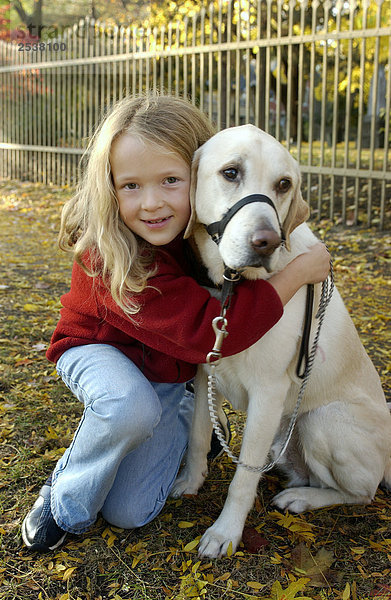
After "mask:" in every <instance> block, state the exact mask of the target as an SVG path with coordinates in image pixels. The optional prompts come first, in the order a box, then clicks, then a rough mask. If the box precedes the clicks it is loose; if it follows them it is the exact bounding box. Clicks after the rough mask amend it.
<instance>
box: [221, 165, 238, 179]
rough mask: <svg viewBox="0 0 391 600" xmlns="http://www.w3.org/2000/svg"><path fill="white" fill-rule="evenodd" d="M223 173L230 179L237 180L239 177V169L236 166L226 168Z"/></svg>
mask: <svg viewBox="0 0 391 600" xmlns="http://www.w3.org/2000/svg"><path fill="white" fill-rule="evenodd" d="M223 175H224V177H225V179H227V180H228V181H235V180H236V179H237V178H238V175H239V171H238V169H235V167H230V168H229V169H224V171H223Z"/></svg>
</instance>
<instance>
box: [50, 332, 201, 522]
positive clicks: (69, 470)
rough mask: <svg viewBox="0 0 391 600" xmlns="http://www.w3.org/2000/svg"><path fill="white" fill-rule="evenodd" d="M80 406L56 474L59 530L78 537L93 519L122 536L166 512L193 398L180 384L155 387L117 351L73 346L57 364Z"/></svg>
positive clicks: (102, 346) (54, 491)
mask: <svg viewBox="0 0 391 600" xmlns="http://www.w3.org/2000/svg"><path fill="white" fill-rule="evenodd" d="M57 370H58V373H59V374H60V375H61V377H62V379H63V380H64V382H65V384H66V385H67V386H68V387H69V389H70V390H71V391H72V392H73V393H74V394H75V396H76V397H77V398H78V399H79V400H80V401H81V402H83V403H84V412H83V416H82V418H81V420H80V423H79V426H78V428H77V430H76V433H75V436H74V438H73V441H72V443H71V445H70V447H69V448H68V449H67V450H66V451H65V453H64V455H63V456H62V458H61V459H60V460H59V461H58V463H57V465H56V468H55V470H54V474H53V480H52V493H51V507H52V512H53V516H54V518H55V520H56V522H57V524H58V525H59V526H60V527H61V528H62V529H64V530H65V531H69V532H71V533H82V532H84V531H86V530H87V529H88V527H89V526H90V525H91V524H92V523H94V521H95V520H96V517H97V514H98V512H101V513H102V515H103V516H104V518H105V519H106V520H107V521H108V522H109V523H111V524H113V525H116V526H118V527H123V528H126V529H131V528H133V527H140V526H142V525H145V524H146V523H148V522H149V521H151V520H152V519H153V518H154V517H155V516H156V515H157V514H158V513H159V512H160V511H161V509H162V508H163V506H164V503H165V501H166V499H167V496H168V494H169V491H170V488H171V486H172V484H173V483H174V481H175V478H176V475H177V473H178V470H179V467H180V464H181V460H182V457H183V454H184V452H185V450H186V448H187V442H188V435H189V429H190V424H191V418H192V413H193V404H194V403H193V395H192V394H191V393H189V392H186V390H185V384H183V383H176V384H167V383H152V382H150V381H148V379H146V377H145V376H144V375H143V374H142V373H141V371H140V370H139V369H138V368H137V367H136V366H135V365H134V364H133V362H132V361H131V360H129V358H127V357H126V356H125V355H124V354H123V353H122V352H120V350H117V349H116V348H114V347H113V346H109V345H106V344H91V345H86V346H77V347H74V348H70V349H69V350H67V351H66V352H65V353H64V354H63V355H62V356H61V357H60V359H59V361H58V363H57Z"/></svg>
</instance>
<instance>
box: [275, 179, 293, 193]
mask: <svg viewBox="0 0 391 600" xmlns="http://www.w3.org/2000/svg"><path fill="white" fill-rule="evenodd" d="M291 185H292V182H291V180H290V179H286V178H284V179H280V181H279V182H278V184H277V191H278V192H287V191H288V190H289V188H290V187H291Z"/></svg>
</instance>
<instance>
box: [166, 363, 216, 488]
mask: <svg viewBox="0 0 391 600" xmlns="http://www.w3.org/2000/svg"><path fill="white" fill-rule="evenodd" d="M194 390H195V400H194V402H195V404H194V415H193V422H192V426H191V431H190V439H189V448H188V451H187V457H186V464H185V466H184V467H183V469H182V471H181V472H180V474H179V475H178V477H177V479H176V481H175V483H174V485H173V487H172V489H171V492H170V495H171V496H173V497H174V498H179V496H182V495H183V494H196V493H197V492H198V490H199V489H200V487H201V486H202V484H203V483H204V480H205V477H206V476H207V474H208V463H207V459H206V457H207V454H208V451H209V449H210V440H211V436H212V429H213V425H212V422H211V420H210V416H209V409H208V403H207V400H206V399H207V396H208V378H207V374H206V371H205V368H204V367H203V366H200V367H199V368H198V371H197V375H196V378H195V381H194ZM218 402H222V397H220V396H219V397H218Z"/></svg>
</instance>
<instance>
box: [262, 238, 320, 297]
mask: <svg viewBox="0 0 391 600" xmlns="http://www.w3.org/2000/svg"><path fill="white" fill-rule="evenodd" d="M329 270H330V254H329V252H328V250H327V248H326V246H325V245H324V244H323V243H322V242H318V243H317V244H315V245H314V246H311V248H310V249H309V250H308V252H305V253H304V254H300V255H299V256H297V257H296V258H294V259H293V260H292V262H290V263H289V264H288V265H287V266H286V267H285V268H284V269H283V270H282V271H280V272H279V273H276V274H275V275H272V276H271V277H270V279H269V280H268V281H269V283H271V284H272V286H273V287H274V289H275V290H276V292H277V294H278V295H279V296H280V299H281V302H282V304H283V305H284V306H285V304H287V303H288V302H289V300H290V299H291V298H292V296H294V295H295V294H296V292H297V291H298V290H299V289H300V288H301V287H302V286H303V285H307V284H308V283H320V282H321V281H324V280H325V279H326V278H327V276H328V274H329Z"/></svg>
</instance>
